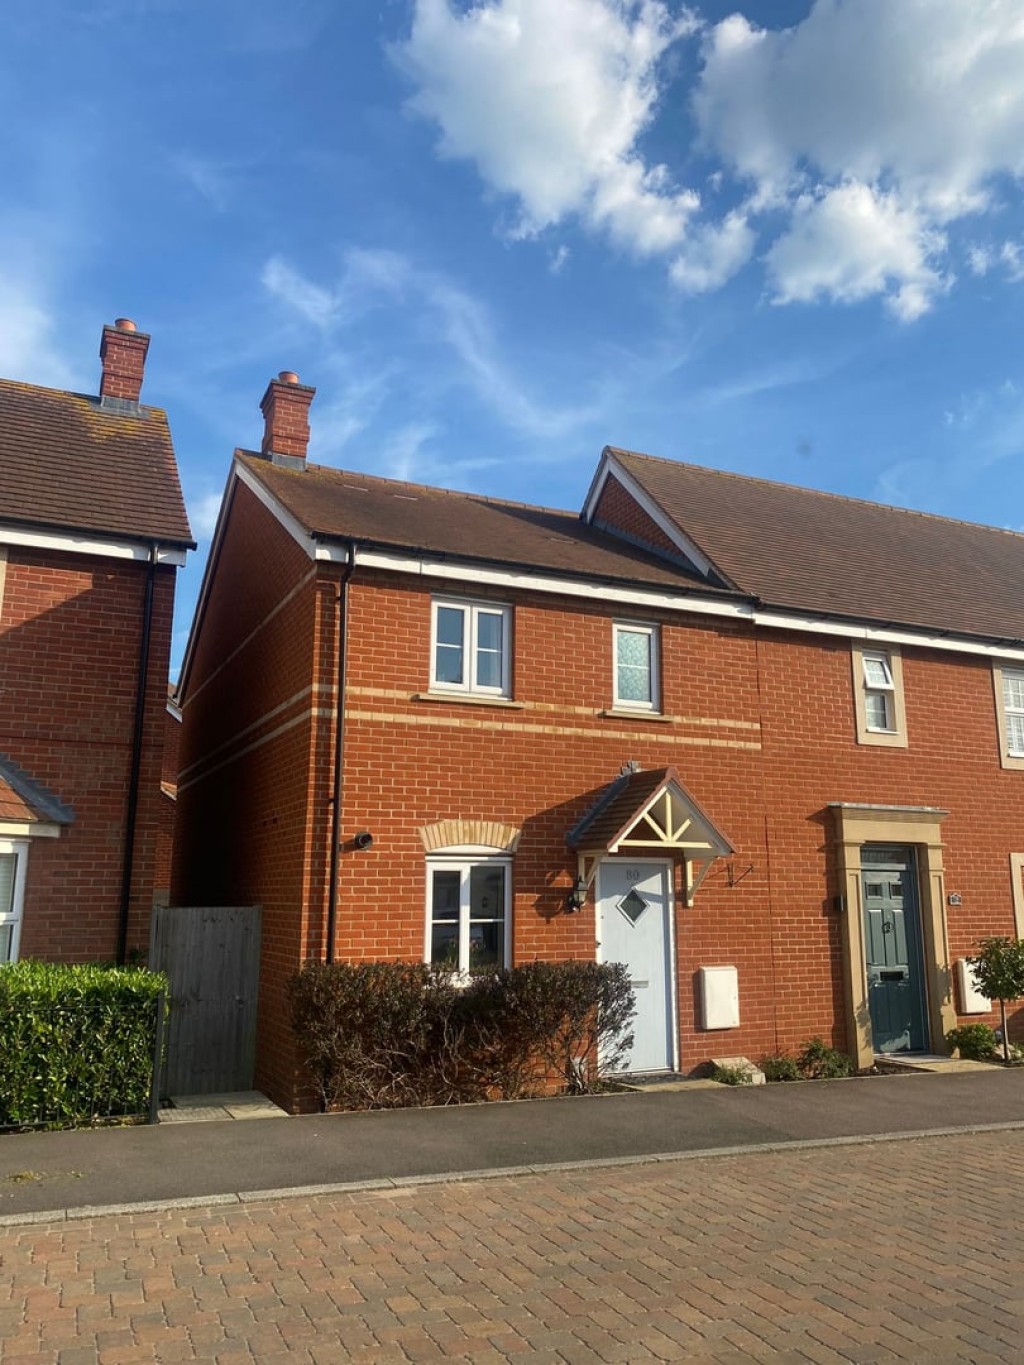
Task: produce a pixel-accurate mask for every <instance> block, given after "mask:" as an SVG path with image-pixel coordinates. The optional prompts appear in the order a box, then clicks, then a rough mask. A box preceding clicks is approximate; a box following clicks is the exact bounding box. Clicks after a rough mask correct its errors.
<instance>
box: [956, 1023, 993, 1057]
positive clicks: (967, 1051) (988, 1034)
mask: <svg viewBox="0 0 1024 1365" xmlns="http://www.w3.org/2000/svg"><path fill="white" fill-rule="evenodd" d="M946 1042H947V1043H948V1044H949V1049H950V1051H951V1052H952V1051H954V1050H956V1051H958V1052H959V1053H960V1056H961V1057H966V1058H968V1059H969V1060H970V1061H975V1062H987V1061H988V1060H989V1058H991V1057H994V1056H995V1055H996V1046H997V1043H996V1033H995V1029H993V1028H990V1027H989V1025H988V1024H961V1026H960V1027H959V1028H953V1029H950V1031H949V1032H948V1033H947V1034H946Z"/></svg>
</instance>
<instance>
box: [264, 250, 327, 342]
mask: <svg viewBox="0 0 1024 1365" xmlns="http://www.w3.org/2000/svg"><path fill="white" fill-rule="evenodd" d="M260 282H261V283H262V285H263V287H264V288H265V289H268V290H269V291H270V293H271V294H274V295H275V296H276V297H277V298H279V299H280V300H281V301H282V302H283V303H286V304H287V305H288V306H289V307H290V308H293V309H294V310H295V312H297V313H301V315H302V316H303V317H304V318H305V319H306V321H307V322H312V323H313V324H314V325H315V326H317V327H326V326H328V325H329V324H330V323H331V322H332V320H333V319H334V316H335V314H336V311H337V298H336V296H335V294H334V293H333V291H331V290H330V289H322V288H321V287H320V286H319V285H316V284H313V283H312V281H310V280H308V279H306V277H305V276H304V275H300V274H299V272H298V271H297V270H293V269H292V267H291V266H290V265H289V264H288V262H287V261H284V260H282V259H281V257H280V256H272V257H271V258H270V260H269V261H267V263H266V265H265V266H264V267H263V273H262V275H261V277H260Z"/></svg>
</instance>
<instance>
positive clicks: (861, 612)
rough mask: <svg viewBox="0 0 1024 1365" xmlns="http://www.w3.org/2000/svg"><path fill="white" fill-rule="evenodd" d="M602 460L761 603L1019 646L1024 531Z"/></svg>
mask: <svg viewBox="0 0 1024 1365" xmlns="http://www.w3.org/2000/svg"><path fill="white" fill-rule="evenodd" d="M611 454H612V455H613V456H614V457H615V459H617V460H618V461H620V462H621V464H622V465H623V467H624V468H625V470H626V471H627V473H629V474H630V475H632V477H633V478H634V479H635V480H636V481H637V483H639V484H640V485H641V486H642V487H643V488H644V490H645V491H646V492H647V493H648V494H649V495H650V497H652V498H653V499H654V500H655V501H656V502H657V503H658V504H659V505H660V506H661V508H662V509H663V510H664V511H665V513H666V514H667V515H668V516H669V517H670V518H671V519H672V520H673V521H674V522H675V524H676V525H677V526H678V527H679V528H680V529H681V530H683V531H684V532H685V533H686V534H687V535H688V536H689V537H690V538H691V539H692V540H693V541H695V542H696V544H697V545H698V546H699V547H700V549H701V550H702V551H703V552H704V554H705V555H706V556H707V557H708V559H710V560H711V562H712V563H713V564H714V565H715V566H716V567H717V568H718V569H719V570H720V571H721V572H722V573H723V574H724V576H725V577H726V579H727V580H729V581H731V582H732V583H734V584H735V585H736V587H737V588H738V589H739V590H740V591H741V592H743V593H745V594H748V595H750V596H753V597H757V598H759V599H760V600H761V601H762V602H764V603H765V604H767V605H769V606H776V607H783V608H788V609H791V610H797V611H801V612H809V613H823V614H827V615H838V616H844V617H856V618H861V619H866V620H870V621H875V622H879V623H886V624H889V623H892V624H900V625H908V626H919V627H925V628H928V629H931V630H934V631H939V632H942V631H950V632H955V633H956V634H965V635H978V636H984V637H986V638H989V639H1000V640H1003V639H1006V640H1022V639H1024V535H1019V534H1017V533H1016V532H1013V531H1001V530H998V529H996V528H995V527H991V526H979V525H976V524H975V523H972V522H964V521H953V520H951V519H949V518H946V517H936V516H931V515H928V514H926V513H923V512H910V511H906V510H904V509H903V508H898V507H886V506H883V505H882V504H880V503H873V502H861V501H858V500H856V499H853V498H844V497H839V496H837V495H836V494H832V493H818V492H815V491H813V490H811V489H808V488H794V487H792V486H790V485H788V484H780V483H771V482H769V481H768V480H766V479H754V478H749V477H747V476H744V475H739V474H726V473H722V472H721V471H720V470H715V469H703V468H700V467H699V466H697V465H690V464H679V463H677V462H676V461H674V460H664V459H658V458H655V457H654V456H651V455H639V454H637V453H636V452H633V451H623V450H612V451H611Z"/></svg>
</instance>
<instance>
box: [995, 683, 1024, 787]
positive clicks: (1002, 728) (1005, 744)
mask: <svg viewBox="0 0 1024 1365" xmlns="http://www.w3.org/2000/svg"><path fill="white" fill-rule="evenodd" d="M1018 680H1024V669H1020V668H1004V667H1003V666H1001V665H999V664H995V665H993V668H992V684H993V690H994V692H995V703H996V728H997V730H998V733H999V761H1000V763H1001V764H1002V766H1003V767H1004V768H1024V748H1022V749H1014V748H1013V747H1012V746H1011V743H1010V717H1011V716H1020V715H1024V708H1021V707H1017V706H1011V705H1010V703H1009V700H1008V696H1007V694H1008V692H1009V686H1008V683H1009V682H1010V681H1013V682H1017V681H1018Z"/></svg>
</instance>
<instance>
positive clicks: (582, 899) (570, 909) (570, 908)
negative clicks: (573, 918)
mask: <svg viewBox="0 0 1024 1365" xmlns="http://www.w3.org/2000/svg"><path fill="white" fill-rule="evenodd" d="M586 903H587V881H586V878H585V877H577V878H576V880H575V881H574V882H573V884H572V886H570V888H569V890H568V891H567V892H566V893H565V909H566V913H567V914H569V915H575V914H576V913H577V911H579V910H582V909H583V907H584V906H585V905H586Z"/></svg>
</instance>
